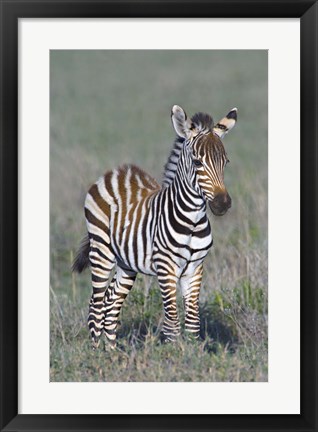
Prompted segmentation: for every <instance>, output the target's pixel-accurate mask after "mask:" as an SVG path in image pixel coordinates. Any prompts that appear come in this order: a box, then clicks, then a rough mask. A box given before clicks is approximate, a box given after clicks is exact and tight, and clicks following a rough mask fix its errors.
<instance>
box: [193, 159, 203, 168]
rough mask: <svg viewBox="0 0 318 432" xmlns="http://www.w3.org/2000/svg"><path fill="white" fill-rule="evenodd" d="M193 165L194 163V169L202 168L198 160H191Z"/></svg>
mask: <svg viewBox="0 0 318 432" xmlns="http://www.w3.org/2000/svg"><path fill="white" fill-rule="evenodd" d="M193 163H194V165H195V166H196V167H200V166H202V162H201V161H199V159H193Z"/></svg>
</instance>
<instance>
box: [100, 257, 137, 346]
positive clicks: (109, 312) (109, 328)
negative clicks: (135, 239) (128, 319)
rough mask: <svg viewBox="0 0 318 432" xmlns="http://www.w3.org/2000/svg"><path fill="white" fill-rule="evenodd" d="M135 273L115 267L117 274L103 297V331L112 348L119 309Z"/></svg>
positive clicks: (114, 342)
mask: <svg viewBox="0 0 318 432" xmlns="http://www.w3.org/2000/svg"><path fill="white" fill-rule="evenodd" d="M136 276H137V273H136V272H134V271H132V270H124V269H122V268H121V267H119V266H118V267H117V272H116V274H115V276H114V278H113V280H112V282H111V284H110V285H109V287H108V289H107V291H106V296H105V308H106V309H105V320H104V331H105V334H106V337H107V339H108V341H109V342H110V345H111V347H112V348H115V346H116V332H117V326H118V318H119V314H120V310H121V307H122V305H123V302H124V300H125V298H126V297H127V295H128V293H129V291H130V290H131V288H132V286H133V284H134V282H135V279H136Z"/></svg>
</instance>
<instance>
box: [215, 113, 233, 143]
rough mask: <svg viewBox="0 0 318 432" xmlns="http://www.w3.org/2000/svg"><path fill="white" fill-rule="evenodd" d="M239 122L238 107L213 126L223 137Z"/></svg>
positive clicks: (216, 132) (219, 135)
mask: <svg viewBox="0 0 318 432" xmlns="http://www.w3.org/2000/svg"><path fill="white" fill-rule="evenodd" d="M236 122H237V108H233V109H232V110H231V111H230V112H229V113H228V114H227V115H226V116H225V117H223V118H222V120H220V121H219V122H218V123H217V124H216V125H215V126H214V128H213V132H214V133H215V134H216V135H217V136H218V137H220V138H223V137H224V135H226V134H227V133H228V132H229V131H230V130H231V129H232V128H234V126H235V125H236Z"/></svg>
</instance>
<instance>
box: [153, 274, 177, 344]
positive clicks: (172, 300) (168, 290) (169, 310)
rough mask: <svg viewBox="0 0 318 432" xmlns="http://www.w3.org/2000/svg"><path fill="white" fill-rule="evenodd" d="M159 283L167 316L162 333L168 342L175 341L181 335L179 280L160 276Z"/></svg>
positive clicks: (173, 277)
mask: <svg viewBox="0 0 318 432" xmlns="http://www.w3.org/2000/svg"><path fill="white" fill-rule="evenodd" d="M158 282H159V285H160V290H161V295H162V300H163V307H164V314H165V317H164V322H163V328H162V331H163V334H164V337H165V341H166V342H169V341H174V340H175V339H176V338H177V336H179V335H180V321H179V317H178V310H177V280H176V277H175V276H173V275H169V274H164V275H162V274H158Z"/></svg>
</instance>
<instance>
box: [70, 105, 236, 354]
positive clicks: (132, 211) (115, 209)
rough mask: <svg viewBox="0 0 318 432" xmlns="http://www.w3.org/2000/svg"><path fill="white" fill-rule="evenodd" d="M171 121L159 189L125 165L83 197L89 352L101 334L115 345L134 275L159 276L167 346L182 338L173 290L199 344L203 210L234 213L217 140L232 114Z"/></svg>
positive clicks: (205, 236) (206, 236)
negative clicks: (180, 298) (170, 144)
mask: <svg viewBox="0 0 318 432" xmlns="http://www.w3.org/2000/svg"><path fill="white" fill-rule="evenodd" d="M171 120H172V124H173V126H174V129H175V132H176V134H177V138H176V140H175V142H174V146H173V149H172V151H171V154H170V156H169V158H168V161H167V163H166V165H165V170H164V175H163V181H162V184H161V185H160V184H159V183H158V182H157V181H156V180H155V179H154V178H153V177H152V176H150V175H149V174H147V173H146V172H144V171H143V170H142V169H140V168H138V167H137V166H135V165H123V166H120V167H119V168H116V169H113V170H112V171H108V172H106V174H105V175H104V176H102V177H100V178H99V179H98V180H97V182H96V183H95V184H93V185H92V186H91V188H90V189H89V191H88V193H87V195H86V199H85V205H84V211H85V217H86V224H87V231H88V235H87V236H86V237H85V238H84V240H83V242H82V244H81V246H80V248H79V251H78V253H77V256H76V258H75V260H74V263H73V271H77V272H79V273H80V272H82V271H83V270H84V269H85V268H86V267H88V266H90V269H91V278H92V288H93V290H92V295H91V299H90V303H89V313H88V327H89V331H90V335H91V339H92V345H93V349H96V348H97V347H98V346H99V342H100V337H101V334H102V333H103V332H104V333H105V335H106V340H107V341H108V343H109V344H110V346H111V347H115V346H116V331H117V327H118V319H119V314H120V311H121V307H122V304H123V302H124V300H125V298H126V296H127V295H128V293H129V292H130V290H131V288H132V286H133V284H134V281H135V279H136V276H137V273H143V274H146V275H152V276H157V279H158V282H159V286H160V290H161V295H162V300H163V308H164V321H163V327H162V333H163V337H164V340H165V341H174V340H176V338H177V337H178V336H179V335H180V333H181V325H180V321H179V318H178V311H177V303H176V296H177V286H178V285H179V286H180V288H181V293H182V296H183V305H184V310H185V331H186V332H187V333H188V334H189V335H192V337H193V338H195V339H197V338H199V335H200V317H199V293H200V286H201V281H202V272H203V261H204V259H205V257H206V255H207V253H208V251H209V249H210V248H211V246H212V243H213V240H212V232H211V226H210V222H209V219H208V215H207V204H208V205H209V208H210V209H211V211H212V213H213V214H214V215H223V214H225V213H226V211H227V210H228V209H229V208H230V207H231V198H230V196H229V194H228V192H227V189H226V188H225V185H224V167H225V166H226V164H227V163H228V162H229V160H228V157H227V154H226V152H225V149H224V146H223V144H222V142H221V139H222V138H223V137H224V135H225V134H226V133H227V132H228V131H230V130H231V129H232V128H233V127H234V125H235V124H236V121H237V109H236V108H233V109H232V110H231V111H230V112H229V113H228V114H227V115H226V116H225V117H224V118H222V120H220V121H219V122H218V123H217V124H214V123H213V119H212V117H211V116H210V115H209V114H205V113H202V112H198V113H197V114H195V115H194V116H193V117H192V118H191V119H190V118H188V117H187V114H186V113H185V111H184V110H183V109H182V108H181V107H180V106H178V105H174V106H173V107H172V111H171ZM111 274H112V277H111Z"/></svg>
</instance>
